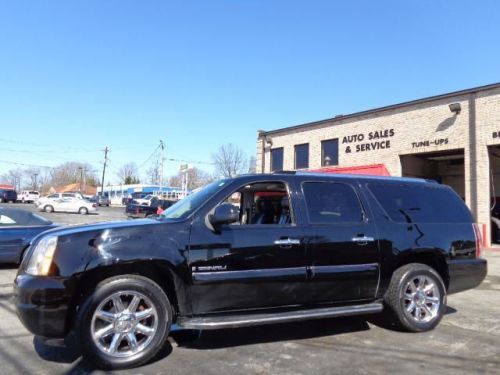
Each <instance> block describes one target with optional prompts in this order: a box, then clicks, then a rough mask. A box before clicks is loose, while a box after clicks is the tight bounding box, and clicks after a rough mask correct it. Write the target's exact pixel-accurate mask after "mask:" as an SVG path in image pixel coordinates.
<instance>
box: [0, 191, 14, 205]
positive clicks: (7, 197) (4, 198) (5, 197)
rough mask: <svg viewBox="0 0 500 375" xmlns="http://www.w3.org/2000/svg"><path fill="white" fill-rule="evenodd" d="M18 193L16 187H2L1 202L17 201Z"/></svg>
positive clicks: (0, 192)
mask: <svg viewBox="0 0 500 375" xmlns="http://www.w3.org/2000/svg"><path fill="white" fill-rule="evenodd" d="M16 201H17V193H16V191H15V190H14V189H4V188H1V189H0V203H9V202H12V203H16Z"/></svg>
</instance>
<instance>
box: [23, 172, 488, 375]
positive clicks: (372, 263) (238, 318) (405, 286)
mask: <svg viewBox="0 0 500 375" xmlns="http://www.w3.org/2000/svg"><path fill="white" fill-rule="evenodd" d="M486 269H487V265H486V261H485V260H484V259H483V258H481V239H480V235H479V230H478V228H477V226H476V225H475V224H474V223H473V218H472V215H471V213H470V212H469V210H468V209H467V207H466V206H465V205H464V203H463V202H462V200H461V199H460V198H459V197H458V196H457V195H456V194H455V193H454V192H453V190H452V189H451V188H449V187H447V186H444V185H439V184H437V183H433V182H428V181H424V180H419V179H406V178H387V177H384V178H380V177H365V176H340V175H326V174H323V175H322V174H312V173H311V174H309V173H301V174H299V173H297V174H295V173H276V174H263V175H248V176H242V177H238V178H234V179H227V180H221V181H217V182H214V183H212V184H210V185H208V186H206V187H205V188H204V189H202V190H200V191H198V192H197V193H195V194H192V195H190V196H188V197H187V198H184V199H183V200H181V201H179V202H178V203H176V204H174V205H173V206H171V207H169V208H168V209H167V210H166V211H165V212H164V213H163V214H162V215H161V216H160V217H159V218H157V219H142V220H138V221H133V222H131V221H126V222H113V223H101V224H95V225H85V226H80V227H68V228H61V229H55V230H50V231H48V232H45V233H44V234H42V235H40V236H38V237H37V238H35V239H34V240H33V242H32V244H31V246H30V248H29V250H28V252H27V255H26V256H25V258H24V260H23V263H22V265H21V267H20V269H19V272H18V275H17V277H16V280H15V298H16V307H17V311H18V315H19V317H20V318H21V320H22V322H23V323H24V325H25V326H26V327H27V328H28V329H29V330H30V331H31V332H33V333H34V334H36V335H40V336H45V337H64V336H65V335H67V334H68V333H70V332H73V333H75V334H76V335H77V337H78V338H79V340H78V342H80V343H81V349H82V352H83V354H84V356H86V357H87V358H88V359H90V360H91V361H93V362H94V363H95V364H97V365H98V366H100V367H103V368H123V367H130V366H137V365H140V364H143V363H145V362H147V361H148V360H150V359H151V358H152V357H153V356H154V355H155V354H156V353H157V352H158V351H159V350H160V348H161V347H162V345H163V344H164V342H165V340H166V338H167V336H168V334H169V331H170V327H171V324H172V323H176V324H177V325H178V326H180V327H184V328H189V329H201V330H203V329H217V328H231V327H242V326H249V325H256V324H267V323H279V322H287V321H296V320H301V319H318V318H329V317H336V316H341V315H354V314H367V313H378V312H380V311H382V310H384V311H386V312H387V313H388V314H390V315H391V316H392V317H393V318H394V320H395V321H396V322H397V323H399V325H400V326H401V327H402V328H404V329H406V330H408V331H413V332H418V331H426V330H430V329H432V328H434V327H435V326H436V325H437V324H438V323H439V321H440V320H441V318H442V317H443V314H444V311H445V309H446V295H447V294H450V293H456V292H460V291H463V290H466V289H469V288H474V287H476V286H477V285H479V284H480V283H481V282H482V280H483V279H484V277H485V276H486Z"/></svg>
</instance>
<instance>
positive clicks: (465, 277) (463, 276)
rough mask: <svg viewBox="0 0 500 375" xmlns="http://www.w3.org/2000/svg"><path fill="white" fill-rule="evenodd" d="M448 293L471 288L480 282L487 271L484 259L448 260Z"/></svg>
mask: <svg viewBox="0 0 500 375" xmlns="http://www.w3.org/2000/svg"><path fill="white" fill-rule="evenodd" d="M448 270H449V276H450V283H449V286H448V294H452V293H458V292H462V291H464V290H467V289H472V288H475V287H477V286H478V285H479V284H481V283H482V282H483V280H484V278H485V277H486V273H487V272H488V263H487V262H486V259H460V260H451V261H449V262H448Z"/></svg>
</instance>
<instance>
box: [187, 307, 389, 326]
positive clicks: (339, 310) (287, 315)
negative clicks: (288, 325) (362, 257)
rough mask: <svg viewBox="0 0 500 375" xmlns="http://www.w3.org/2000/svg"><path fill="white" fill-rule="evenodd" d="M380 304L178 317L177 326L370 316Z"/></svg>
mask: <svg viewBox="0 0 500 375" xmlns="http://www.w3.org/2000/svg"><path fill="white" fill-rule="evenodd" d="M382 309H383V305H382V304H381V303H369V304H364V305H353V306H342V307H327V308H320V309H309V310H295V311H287V312H282V313H261V314H248V315H233V316H228V315H224V316H212V317H195V318H183V317H180V318H179V320H178V321H177V324H178V325H179V326H180V327H182V328H186V329H221V328H236V327H249V326H254V325H262V324H275V323H285V322H293V321H299V320H306V319H324V318H333V317H338V316H348V315H360V314H371V313H378V312H381V311H382Z"/></svg>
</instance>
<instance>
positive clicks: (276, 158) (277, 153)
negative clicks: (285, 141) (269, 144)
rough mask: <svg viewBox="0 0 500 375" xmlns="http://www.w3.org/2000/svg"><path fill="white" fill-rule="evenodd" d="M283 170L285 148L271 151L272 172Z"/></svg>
mask: <svg viewBox="0 0 500 375" xmlns="http://www.w3.org/2000/svg"><path fill="white" fill-rule="evenodd" d="M282 170H283V147H280V148H274V149H272V150H271V172H273V171H282Z"/></svg>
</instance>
